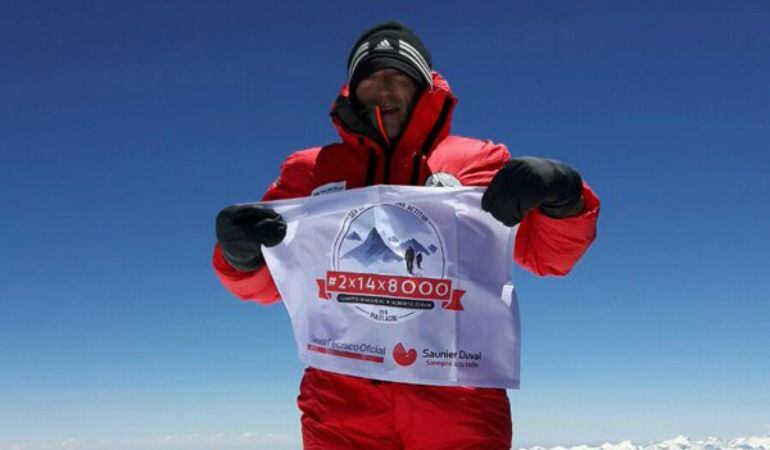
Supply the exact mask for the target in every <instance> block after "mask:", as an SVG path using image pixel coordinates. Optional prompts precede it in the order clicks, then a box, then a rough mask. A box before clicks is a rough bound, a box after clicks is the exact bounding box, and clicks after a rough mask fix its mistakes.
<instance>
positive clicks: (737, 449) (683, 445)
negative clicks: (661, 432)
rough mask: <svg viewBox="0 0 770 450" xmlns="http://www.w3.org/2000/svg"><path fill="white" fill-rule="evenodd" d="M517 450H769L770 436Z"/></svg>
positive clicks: (680, 437)
mask: <svg viewBox="0 0 770 450" xmlns="http://www.w3.org/2000/svg"><path fill="white" fill-rule="evenodd" d="M519 450H770V436H764V437H760V436H751V437H739V438H735V439H732V440H730V441H725V440H723V439H720V438H717V437H707V438H705V439H702V440H692V439H690V438H689V437H687V436H676V437H674V438H672V439H668V440H665V441H661V442H648V443H646V444H634V443H632V442H631V441H621V442H618V443H614V444H613V443H610V442H607V443H604V444H602V445H599V446H595V447H594V446H589V445H576V446H572V447H563V446H556V447H540V446H535V447H529V448H521V449H519Z"/></svg>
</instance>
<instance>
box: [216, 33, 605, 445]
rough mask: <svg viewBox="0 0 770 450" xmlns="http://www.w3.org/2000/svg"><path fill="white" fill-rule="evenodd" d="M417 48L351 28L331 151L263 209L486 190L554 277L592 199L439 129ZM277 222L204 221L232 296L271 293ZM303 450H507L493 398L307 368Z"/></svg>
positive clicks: (444, 106)
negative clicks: (269, 250)
mask: <svg viewBox="0 0 770 450" xmlns="http://www.w3.org/2000/svg"><path fill="white" fill-rule="evenodd" d="M455 102H456V100H455V98H454V97H453V96H452V94H451V92H450V89H449V85H448V84H447V82H446V81H445V80H444V79H443V78H442V77H441V76H440V75H439V74H437V73H436V72H433V71H432V62H431V57H430V53H429V52H428V50H427V48H425V46H424V45H423V43H422V41H420V39H419V38H418V37H417V36H416V35H415V34H414V33H413V32H412V31H411V30H409V29H408V28H406V27H405V26H404V25H402V24H400V23H397V22H388V23H384V24H381V25H378V26H376V27H374V28H372V29H370V30H369V31H367V32H365V33H364V34H363V35H362V36H361V38H359V40H358V42H357V43H356V44H355V45H354V47H353V49H352V51H351V54H350V56H349V58H348V83H347V85H346V86H344V87H343V88H342V91H341V93H340V95H339V97H338V98H337V101H336V103H335V105H334V107H333V111H332V119H333V122H334V125H335V126H336V127H337V130H338V131H339V134H340V137H341V138H342V142H340V143H334V144H330V145H327V146H324V147H316V148H311V149H307V150H302V151H299V152H296V153H294V154H292V155H291V156H289V157H288V158H287V159H286V161H285V162H284V164H283V166H282V168H281V174H280V175H279V177H278V179H277V180H276V181H275V182H274V183H273V184H272V185H271V186H270V187H269V188H268V190H267V193H266V194H265V195H264V196H263V200H277V199H286V198H296V197H303V196H309V195H314V194H318V193H322V192H324V191H330V190H339V189H352V188H358V187H364V186H369V185H373V184H400V185H420V186H422V185H429V186H458V185H464V186H488V187H487V189H486V191H485V193H484V196H483V198H482V204H481V206H482V208H483V209H484V210H485V211H488V212H489V213H491V214H492V215H493V216H494V217H495V218H496V219H498V220H499V221H501V222H502V223H504V224H505V225H507V226H514V225H516V224H519V230H518V234H517V237H516V245H515V252H514V257H515V259H516V261H517V262H519V264H521V265H522V266H524V267H526V268H527V269H529V270H531V271H533V272H534V273H537V274H539V275H564V274H566V273H568V272H569V270H570V269H571V268H572V267H573V266H574V265H575V263H576V262H577V260H578V259H579V258H580V257H581V256H582V255H583V253H584V252H585V251H586V249H587V248H588V246H589V245H590V244H591V242H592V241H593V239H594V236H595V226H596V219H597V217H598V212H599V200H598V199H597V197H596V196H595V195H594V194H593V192H591V190H590V189H589V188H588V187H587V186H586V185H585V184H583V182H582V180H581V178H580V175H579V174H578V173H577V172H576V171H575V170H573V169H572V168H570V167H569V166H567V165H565V164H562V163H559V162H556V161H551V160H545V159H539V158H516V159H510V156H509V154H508V151H507V149H506V148H505V146H503V145H500V144H494V143H492V142H490V141H480V140H476V139H470V138H464V137H459V136H452V135H450V134H449V127H450V122H451V115H452V111H453V109H454V105H455ZM285 231H286V224H285V222H283V220H282V218H281V217H280V216H279V215H278V214H276V213H275V212H274V211H272V210H271V209H269V208H266V207H258V206H231V207H228V208H225V209H224V210H223V211H222V212H220V214H219V215H218V217H217V239H218V244H217V246H216V248H215V251H214V267H215V269H216V271H217V274H218V276H219V278H220V279H221V280H222V282H223V283H224V285H225V286H226V287H227V288H228V289H229V290H230V291H231V292H233V293H234V294H235V295H237V296H238V297H240V298H242V299H248V300H256V301H258V302H261V303H263V304H268V303H272V302H275V301H277V300H279V294H278V291H277V289H276V287H275V284H274V283H273V281H272V278H271V276H270V272H269V270H268V268H267V267H266V265H265V263H264V258H263V257H262V252H261V246H262V245H264V246H273V245H276V244H278V243H279V242H281V240H282V239H283V237H284V235H285ZM298 402H299V407H300V409H301V410H302V413H303V414H302V433H303V441H304V448H306V449H405V450H414V449H485V450H489V449H506V450H507V449H509V448H510V445H511V417H510V408H509V403H508V398H507V395H506V392H505V390H503V389H493V388H465V387H439V386H427V385H415V384H405V383H395V382H385V381H378V380H371V379H365V378H359V377H353V376H347V375H342V374H336V373H332V372H328V371H323V370H320V369H315V368H313V367H309V368H307V369H306V371H305V375H304V377H303V380H302V384H301V387H300V396H299V400H298Z"/></svg>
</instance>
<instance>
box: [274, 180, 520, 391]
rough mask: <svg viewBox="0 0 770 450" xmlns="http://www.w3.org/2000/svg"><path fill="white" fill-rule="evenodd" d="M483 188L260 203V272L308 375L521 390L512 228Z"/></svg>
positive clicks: (376, 190) (390, 190) (377, 191)
mask: <svg viewBox="0 0 770 450" xmlns="http://www.w3.org/2000/svg"><path fill="white" fill-rule="evenodd" d="M482 194H483V189H482V188H462V187H460V188H446V187H437V188H425V187H415V186H371V187H368V188H363V189H352V190H348V191H343V192H335V193H330V194H324V195H319V196H315V197H304V198H299V199H292V200H280V201H273V202H265V203H263V204H265V205H267V206H270V207H271V208H273V209H275V210H276V211H277V212H278V213H280V214H281V215H282V216H283V218H284V220H286V222H287V224H288V226H287V232H286V237H285V238H284V240H283V242H282V243H281V244H279V245H277V246H275V247H272V248H264V255H265V260H266V261H267V265H268V267H269V269H270V273H271V274H272V276H273V279H274V280H275V283H276V285H277V286H278V290H279V292H280V293H281V297H282V298H283V302H284V305H285V306H286V309H287V310H288V312H289V315H290V316H291V321H292V326H293V328H294V336H295V338H296V341H297V347H298V350H299V357H300V360H302V362H303V363H305V364H307V365H310V366H313V367H317V368H319V369H324V370H329V371H332V372H338V373H344V374H348V375H356V376H361V377H367V378H373V379H378V380H388V381H399V382H406V383H417V384H430V385H441V386H458V385H462V386H477V387H502V388H518V386H519V343H520V337H519V316H518V304H517V300H516V293H515V290H514V288H513V284H512V283H511V270H512V255H513V242H514V234H515V231H516V228H514V229H511V228H508V227H505V226H504V225H502V224H500V223H499V222H498V221H497V220H495V219H494V218H493V217H492V216H491V215H490V214H488V213H486V212H484V211H482V210H481V208H480V204H481V196H482Z"/></svg>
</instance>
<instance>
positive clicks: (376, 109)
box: [374, 105, 390, 147]
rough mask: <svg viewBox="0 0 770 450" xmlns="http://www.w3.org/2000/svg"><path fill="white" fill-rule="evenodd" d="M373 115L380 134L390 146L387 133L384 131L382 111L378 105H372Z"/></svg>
mask: <svg viewBox="0 0 770 450" xmlns="http://www.w3.org/2000/svg"><path fill="white" fill-rule="evenodd" d="M374 116H375V117H376V118H377V128H378V129H379V130H380V134H381V135H382V137H383V138H385V143H386V144H388V147H390V139H388V133H386V132H385V126H384V125H383V124H382V112H381V110H380V107H379V105H378V106H375V107H374Z"/></svg>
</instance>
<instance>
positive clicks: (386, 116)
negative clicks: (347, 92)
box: [355, 68, 417, 139]
mask: <svg viewBox="0 0 770 450" xmlns="http://www.w3.org/2000/svg"><path fill="white" fill-rule="evenodd" d="M355 94H356V98H357V99H358V103H359V105H360V106H361V107H363V108H366V109H368V110H371V111H374V108H375V107H376V106H379V107H380V112H381V114H382V125H383V128H384V129H385V134H387V135H388V139H393V138H396V137H398V135H400V134H401V132H402V131H403V130H404V126H406V119H407V118H408V117H409V110H410V109H411V107H412V102H413V101H414V96H415V95H417V85H416V84H415V83H414V81H413V80H412V79H411V78H410V77H409V76H408V75H406V74H404V73H403V72H401V71H400V70H397V69H390V68H388V69H381V70H378V71H376V72H374V73H372V74H371V75H369V76H368V77H366V78H364V79H363V80H361V81H360V82H359V83H358V86H356V92H355ZM373 125H374V126H375V127H377V123H376V119H375V123H373Z"/></svg>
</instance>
